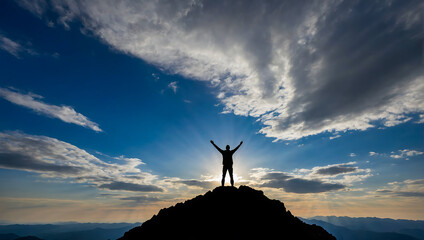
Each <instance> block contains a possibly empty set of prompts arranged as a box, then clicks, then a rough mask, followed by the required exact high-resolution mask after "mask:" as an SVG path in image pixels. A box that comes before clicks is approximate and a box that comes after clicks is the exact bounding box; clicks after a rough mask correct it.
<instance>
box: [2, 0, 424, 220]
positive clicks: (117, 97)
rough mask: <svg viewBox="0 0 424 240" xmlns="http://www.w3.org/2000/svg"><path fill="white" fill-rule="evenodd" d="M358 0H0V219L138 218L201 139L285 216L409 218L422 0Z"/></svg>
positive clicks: (215, 170)
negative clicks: (231, 151)
mask: <svg viewBox="0 0 424 240" xmlns="http://www.w3.org/2000/svg"><path fill="white" fill-rule="evenodd" d="M365 2H366V1H365ZM365 2H364V1H356V2H343V1H340V2H338V3H337V4H329V3H326V4H324V3H322V2H314V3H312V4H310V5H302V4H299V3H293V2H292V3H290V4H289V5H288V7H287V8H281V6H280V2H267V3H264V2H260V1H258V2H251V3H249V4H246V3H244V4H236V3H235V2H232V3H231V4H227V3H225V1H215V2H214V1H200V2H196V3H187V2H183V1H181V2H179V3H175V2H172V1H171V2H168V3H167V2H166V1H163V2H162V1H159V2H152V3H151V4H147V3H145V2H140V3H137V4H136V3H134V2H126V1H123V2H122V3H121V4H118V5H116V4H114V3H108V2H101V3H100V2H95V1H69V2H60V1H59V2H54V1H41V0H40V1H19V2H14V1H3V2H2V3H1V4H0V5H1V7H0V63H1V65H0V66H1V78H0V113H1V116H2V117H1V118H0V179H1V181H0V182H1V183H0V192H1V198H0V209H1V211H2V212H3V213H4V214H2V216H1V218H0V221H3V222H40V221H41V222H57V221H97V222H104V221H107V222H119V221H125V222H137V221H143V220H146V219H148V218H150V217H151V216H152V215H153V214H154V213H156V212H157V211H158V210H159V209H160V208H162V207H166V206H170V205H172V204H175V203H176V202H179V201H182V200H185V199H188V198H191V197H193V196H195V195H197V194H201V193H204V192H205V191H207V190H208V189H211V188H213V187H216V186H219V182H218V181H219V178H220V172H221V157H220V154H219V153H218V152H217V151H216V150H215V149H214V148H213V147H212V146H211V145H210V143H209V140H211V139H213V140H214V141H215V142H216V143H217V145H218V146H221V147H224V146H225V145H226V144H229V145H231V146H232V147H235V146H236V145H237V144H238V143H239V142H240V141H242V140H243V141H244V144H243V146H242V147H241V148H240V150H239V151H238V152H237V153H236V155H235V159H234V161H235V165H234V172H235V174H236V185H241V184H247V185H250V186H252V187H255V188H258V189H261V190H263V191H265V192H266V194H267V195H269V196H270V197H272V198H277V199H279V200H281V201H283V202H284V203H285V204H286V205H287V207H288V208H289V209H290V210H291V211H292V212H293V213H294V214H295V215H299V216H303V217H308V216H314V215H338V216H341V215H345V216H377V217H391V218H408V219H424V208H422V206H421V204H420V203H421V202H422V198H423V197H424V179H423V177H422V176H423V175H422V173H423V170H424V163H423V156H424V155H423V152H424V146H423V140H424V139H423V130H424V128H423V122H424V105H423V102H424V95H423V92H424V81H423V79H424V74H423V68H422V54H421V53H422V36H421V35H420V30H419V29H421V28H420V27H421V25H422V23H420V20H419V19H420V18H419V13H420V12H419V9H422V7H423V5H422V3H420V2H418V1H402V2H397V1H396V2H394V3H392V4H387V3H384V2H380V3H372V4H366V3H365ZM417 6H418V7H417ZM258 9H262V11H258ZM232 11H236V12H237V14H233V13H232ZM293 12H297V13H298V14H293ZM217 16H219V17H217ZM251 16H255V17H254V18H252V17H251ZM227 180H228V179H227ZM41 216H42V219H43V220H40V217H41Z"/></svg>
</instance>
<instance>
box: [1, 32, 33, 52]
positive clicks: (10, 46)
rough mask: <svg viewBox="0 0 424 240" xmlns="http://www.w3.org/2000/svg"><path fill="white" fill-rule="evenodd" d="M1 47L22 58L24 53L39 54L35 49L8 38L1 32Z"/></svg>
mask: <svg viewBox="0 0 424 240" xmlns="http://www.w3.org/2000/svg"><path fill="white" fill-rule="evenodd" d="M0 49H3V50H4V51H6V52H8V53H10V54H11V55H13V56H15V57H16V58H21V56H22V55H23V54H30V55H38V53H37V52H36V51H35V50H33V49H31V48H29V47H26V46H23V45H22V44H20V43H18V42H17V41H13V40H12V39H10V38H7V37H5V36H3V35H1V34H0Z"/></svg>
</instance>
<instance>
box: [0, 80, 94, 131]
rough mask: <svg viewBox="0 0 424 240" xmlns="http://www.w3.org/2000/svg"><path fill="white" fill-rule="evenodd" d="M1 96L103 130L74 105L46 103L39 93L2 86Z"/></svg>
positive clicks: (52, 115)
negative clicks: (26, 92)
mask: <svg viewBox="0 0 424 240" xmlns="http://www.w3.org/2000/svg"><path fill="white" fill-rule="evenodd" d="M0 97H2V98H4V99H6V100H7V101H9V102H11V103H14V104H17V105H19V106H23V107H26V108H29V109H32V110H34V111H35V112H37V113H40V114H43V115H46V116H48V117H53V118H58V119H60V120H62V121H64V122H67V123H73V124H77V125H80V126H83V127H86V128H90V129H92V130H94V131H96V132H102V129H100V127H99V125H98V124H97V123H95V122H92V121H90V120H89V119H88V118H87V117H86V116H84V115H82V114H81V113H78V112H76V111H75V110H74V109H73V108H72V107H70V106H56V105H52V104H48V103H45V102H43V101H41V100H40V99H42V97H41V96H39V95H36V94H32V93H28V94H22V93H20V92H18V91H15V90H12V89H7V88H0Z"/></svg>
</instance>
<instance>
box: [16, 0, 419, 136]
mask: <svg viewBox="0 0 424 240" xmlns="http://www.w3.org/2000/svg"><path fill="white" fill-rule="evenodd" d="M21 5H22V6H23V7H25V8H26V9H28V10H29V11H31V12H32V13H34V14H35V15H37V16H42V15H43V14H44V13H46V12H48V11H53V12H55V13H57V14H58V15H59V17H58V19H57V20H56V22H58V23H59V24H62V25H63V26H65V27H66V28H69V23H70V22H72V21H80V22H81V23H82V24H83V26H84V27H85V28H86V30H88V31H91V32H93V33H94V34H95V35H97V36H99V37H100V38H101V39H102V40H103V41H105V42H106V43H108V44H109V45H111V46H113V47H114V48H116V49H118V50H120V51H122V52H125V53H127V54H130V55H134V56H137V57H139V58H141V59H143V60H145V61H147V62H149V63H151V64H154V65H157V66H159V67H160V68H162V69H165V70H167V71H169V72H171V73H175V74H180V75H182V76H184V77H187V78H191V79H196V80H203V81H209V82H210V83H211V84H212V86H215V87H216V88H217V89H218V91H215V92H217V97H218V99H219V101H221V103H222V104H223V106H224V112H226V113H233V114H236V115H243V116H252V117H255V118H257V119H259V121H260V122H262V124H263V128H262V129H261V130H260V132H261V133H263V134H265V135H266V136H268V137H272V138H275V139H277V140H279V139H281V140H294V139H299V138H303V137H307V136H310V135H315V134H320V133H324V132H331V133H333V134H335V135H334V136H338V135H339V134H337V133H342V132H345V131H347V130H366V129H369V128H373V127H376V126H382V125H383V126H386V127H391V126H395V125H398V124H402V123H404V122H407V121H410V120H411V119H412V117H411V115H414V114H421V115H422V114H423V112H424V81H423V79H424V73H423V71H424V70H423V68H422V56H421V55H422V54H421V53H422V51H421V50H422V49H421V48H422V37H420V34H421V32H422V22H421V20H420V14H421V12H422V11H423V9H424V3H423V2H421V1H417V0H406V1H400V2H396V3H391V2H390V1H389V2H387V1H378V2H373V3H369V2H368V1H366V0H360V1H332V0H327V1H312V2H308V4H306V3H305V2H293V1H290V2H287V1H259V0H258V1H250V2H249V3H248V4H247V3H245V2H244V1H230V2H228V1H224V0H218V1H216V0H202V1H178V2H175V1H167V0H164V1H154V2H151V1H137V2H134V1H122V2H120V4H119V5H116V4H114V2H113V1H94V0H92V1H90V0H87V1H79V0H74V1H72V0H71V1H52V2H47V1H43V0H39V1H32V2H25V4H21ZM252 16H254V17H252ZM383 66H384V67H383ZM421 121H422V118H421V120H418V121H416V122H421Z"/></svg>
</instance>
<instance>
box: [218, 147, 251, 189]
mask: <svg viewBox="0 0 424 240" xmlns="http://www.w3.org/2000/svg"><path fill="white" fill-rule="evenodd" d="M211 143H212V145H213V146H214V147H215V148H216V149H217V150H218V151H219V152H220V153H221V154H222V165H223V166H222V180H221V185H222V186H224V182H225V174H227V170H228V173H229V174H230V178H231V186H233V187H234V179H233V154H234V153H235V152H236V151H237V149H239V147H240V146H241V145H242V144H243V141H241V142H240V144H239V145H238V146H237V147H236V148H234V149H233V150H230V145H227V146H226V147H225V150H222V149H221V148H219V147H218V146H216V145H215V143H214V142H213V141H212V140H211Z"/></svg>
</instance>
